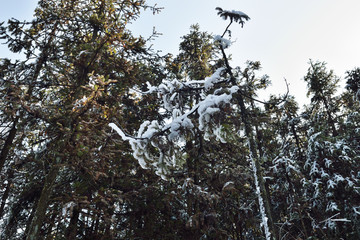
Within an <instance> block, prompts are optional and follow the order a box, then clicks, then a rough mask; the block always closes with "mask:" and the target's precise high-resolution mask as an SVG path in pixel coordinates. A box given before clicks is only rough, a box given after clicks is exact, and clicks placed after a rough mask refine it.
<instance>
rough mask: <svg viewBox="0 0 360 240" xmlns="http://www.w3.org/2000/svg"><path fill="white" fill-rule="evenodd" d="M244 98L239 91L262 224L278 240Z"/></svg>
mask: <svg viewBox="0 0 360 240" xmlns="http://www.w3.org/2000/svg"><path fill="white" fill-rule="evenodd" d="M220 50H221V52H222V55H223V57H224V63H225V66H226V72H227V73H228V74H229V76H230V81H231V82H232V83H233V84H234V86H235V85H237V83H236V78H235V77H234V75H233V73H232V71H231V67H230V65H229V61H228V59H227V56H226V54H225V50H224V48H223V47H222V46H221V45H220ZM243 96H244V94H243V92H242V91H241V90H239V95H238V96H237V99H236V100H237V101H238V104H239V106H240V112H241V118H242V121H243V123H244V126H245V135H246V138H247V140H248V146H249V151H250V159H251V161H252V168H253V171H254V177H255V185H256V190H257V191H259V194H258V200H259V205H260V206H259V207H260V208H261V207H262V206H263V207H264V209H265V211H261V215H262V219H263V221H262V223H263V225H264V230H265V235H266V236H265V237H266V239H267V240H269V239H271V237H270V236H268V234H267V233H266V232H267V230H268V229H269V231H270V233H271V234H272V238H273V239H276V232H275V225H274V222H273V219H272V215H271V208H270V201H269V200H268V198H267V193H266V188H265V183H264V178H263V176H262V171H261V165H260V161H259V157H258V154H257V150H256V144H255V140H254V134H253V130H252V127H251V125H250V123H249V119H248V111H247V109H246V107H245V102H244V98H243ZM262 202H263V204H262ZM260 210H261V209H260ZM266 220H268V221H266ZM267 222H269V224H270V227H268V225H267Z"/></svg>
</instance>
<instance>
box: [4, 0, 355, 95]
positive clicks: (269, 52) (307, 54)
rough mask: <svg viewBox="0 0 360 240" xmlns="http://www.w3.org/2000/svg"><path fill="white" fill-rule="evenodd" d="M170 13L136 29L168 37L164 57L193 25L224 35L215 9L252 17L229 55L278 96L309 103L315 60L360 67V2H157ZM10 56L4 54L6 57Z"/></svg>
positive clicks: (21, 4)
mask: <svg viewBox="0 0 360 240" xmlns="http://www.w3.org/2000/svg"><path fill="white" fill-rule="evenodd" d="M36 2H37V1H36V0H11V1H5V0H4V1H3V3H2V7H1V9H0V21H6V20H7V19H8V18H9V17H15V18H18V19H20V20H24V19H29V18H31V15H32V12H33V9H34V8H35V5H36ZM148 3H149V4H155V3H157V4H158V6H162V7H164V9H163V10H162V11H161V13H160V14H158V15H155V16H154V15H152V13H151V12H150V11H146V12H144V13H143V14H142V15H141V17H140V19H138V21H137V22H135V23H134V24H133V25H132V26H131V28H132V30H133V31H134V33H136V34H137V35H139V34H141V35H142V36H144V37H148V36H149V35H150V34H151V32H152V28H153V26H154V27H156V30H157V31H158V32H160V33H162V35H161V36H159V37H158V38H157V39H156V41H155V42H154V43H153V44H154V48H155V49H158V50H162V51H163V53H164V54H165V53H167V52H171V53H174V54H176V53H177V51H178V46H179V43H180V41H181V39H180V37H181V36H183V35H185V34H187V33H188V32H189V27H190V25H191V24H195V23H199V24H200V28H201V30H203V31H208V32H209V33H213V34H222V32H223V30H224V28H225V27H226V25H227V22H225V21H224V20H222V19H221V18H219V17H218V16H217V15H216V11H215V7H222V8H223V9H226V10H239V11H243V12H245V13H246V14H248V15H249V16H250V18H251V20H250V21H249V22H247V23H246V24H245V25H244V28H241V27H240V25H237V24H234V25H233V26H232V28H231V30H232V40H233V41H236V42H235V43H233V45H232V47H231V48H230V49H228V52H229V53H231V54H232V57H233V62H232V66H244V63H245V62H246V60H253V61H256V60H259V61H260V62H261V63H262V66H263V70H262V72H261V73H262V74H267V75H269V76H270V79H271V80H272V82H273V88H272V89H271V91H272V93H274V94H280V93H284V92H285V91H286V87H285V84H284V80H283V79H284V78H286V79H287V80H288V82H289V83H290V91H291V94H293V95H295V96H296V97H297V99H298V100H300V101H301V102H306V100H305V95H306V89H305V83H304V82H303V80H302V78H303V76H304V75H305V74H306V71H307V68H308V62H309V59H310V58H311V59H313V60H320V61H325V62H327V63H328V67H329V68H330V69H333V70H334V71H335V73H336V74H337V75H338V76H340V77H344V76H345V71H347V70H352V69H353V68H354V67H357V66H359V67H360V32H359V31H360V28H359V26H358V25H359V24H360V14H359V12H360V1H359V0H343V1H339V0H316V1H314V0H301V1H293V0H271V1H269V0H241V1H240V0H151V1H148ZM5 55H8V53H7V52H4V50H3V49H2V47H1V48H0V57H6V56H5Z"/></svg>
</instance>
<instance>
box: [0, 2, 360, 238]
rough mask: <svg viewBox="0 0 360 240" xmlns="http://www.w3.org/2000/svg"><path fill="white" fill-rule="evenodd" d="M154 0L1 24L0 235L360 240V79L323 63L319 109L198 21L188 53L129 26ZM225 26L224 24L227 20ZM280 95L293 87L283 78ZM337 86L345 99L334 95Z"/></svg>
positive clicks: (53, 11)
mask: <svg viewBox="0 0 360 240" xmlns="http://www.w3.org/2000/svg"><path fill="white" fill-rule="evenodd" d="M143 10H150V11H152V12H154V14H161V11H160V8H158V7H157V6H150V5H148V3H147V2H146V1H145V0H76V1H63V0H61V1H60V0H58V1H55V0H51V1H43V0H40V1H39V2H38V6H37V8H36V10H35V12H34V19H33V20H31V21H19V20H17V19H10V20H9V21H7V22H3V23H0V39H1V41H2V43H5V44H6V46H7V47H8V49H9V50H11V51H12V52H14V53H22V54H23V56H24V58H21V59H10V58H6V57H5V58H1V59H0V106H1V107H0V124H1V125H0V146H1V147H0V171H1V174H0V177H1V181H0V198H1V199H0V238H1V239H26V240H37V239H59V240H60V239H104V240H105V239H106V240H110V239H237V240H243V239H267V240H269V239H279V240H280V239H296V240H299V239H308V240H310V239H360V196H359V195H360V160H359V156H360V148H359V146H360V145H359V144H360V113H359V96H360V90H359V86H360V68H355V69H349V70H348V71H347V72H346V77H345V79H343V80H344V81H346V87H345V88H344V89H339V81H340V80H341V79H340V77H338V76H336V75H335V74H334V72H333V71H332V70H330V69H328V67H327V64H326V63H325V62H321V61H317V60H310V61H309V63H308V70H307V72H304V78H303V80H304V82H305V83H306V84H307V87H308V92H307V95H308V97H309V98H310V104H308V105H306V106H305V107H304V108H302V109H300V108H299V104H298V103H297V101H296V99H295V98H294V97H293V96H292V95H291V92H289V90H288V91H285V92H284V93H282V94H280V95H270V96H269V97H268V99H267V100H260V99H259V97H258V94H259V92H260V91H263V90H266V89H267V88H268V87H269V85H270V84H271V81H270V78H269V77H268V76H267V75H260V73H259V71H260V70H261V63H260V62H259V61H256V60H249V61H247V62H246V64H245V65H244V66H233V62H232V61H231V54H236V53H234V52H231V45H232V44H241V43H238V42H235V43H234V42H233V41H232V39H231V29H232V28H242V27H243V28H246V27H247V25H246V23H247V22H248V21H251V19H250V17H249V16H248V15H247V14H246V13H244V12H242V11H239V10H231V9H230V10H226V9H223V8H221V7H218V8H216V9H214V12H213V15H212V16H209V17H214V18H216V17H221V18H222V19H223V20H224V21H223V23H224V29H223V32H219V33H216V34H210V33H208V32H207V31H206V30H205V31H203V30H202V29H201V26H199V25H198V24H196V23H194V24H193V25H191V26H190V29H189V33H188V34H186V35H184V36H183V37H182V38H181V39H180V44H179V53H178V54H176V55H173V54H171V53H161V52H157V51H154V50H153V49H152V48H151V47H150V46H151V39H152V38H149V39H144V38H143V37H138V36H135V35H134V34H132V32H131V31H130V30H129V29H130V28H129V24H130V23H132V22H134V21H135V20H136V19H137V18H138V17H139V16H140V14H141V13H142V11H143ZM216 14H217V15H218V16H217V15H216ZM284 84H287V83H286V81H285V82H284ZM338 90H339V92H340V94H338V93H337V91H338Z"/></svg>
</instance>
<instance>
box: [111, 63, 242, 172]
mask: <svg viewBox="0 0 360 240" xmlns="http://www.w3.org/2000/svg"><path fill="white" fill-rule="evenodd" d="M223 71H224V69H223V68H219V69H218V70H216V71H215V73H214V74H213V75H212V76H210V77H207V78H205V79H203V80H192V81H187V82H180V81H178V80H176V79H175V80H163V81H162V83H161V84H160V85H159V86H156V87H155V86H151V85H150V84H149V83H148V89H149V90H148V91H147V92H144V94H151V93H157V95H158V98H159V99H160V100H161V102H162V104H161V105H162V107H163V108H164V110H165V112H166V113H165V114H166V115H169V113H171V116H172V117H171V118H170V119H166V120H165V121H161V122H159V121H155V120H154V121H151V122H150V121H144V122H143V123H142V124H141V125H140V127H139V129H138V131H137V132H136V134H135V136H130V135H128V134H126V133H125V132H124V131H123V130H122V129H121V128H120V127H118V126H117V125H116V124H115V123H110V124H109V126H110V127H111V128H112V129H113V130H114V131H116V132H117V133H118V134H119V135H120V137H121V138H122V140H124V141H128V142H129V143H130V146H131V148H132V152H133V156H134V158H135V159H137V160H138V162H139V164H140V166H141V167H142V168H149V167H154V168H155V169H156V173H157V174H158V175H159V176H161V177H162V178H164V179H165V178H166V175H167V173H168V172H169V169H170V168H172V167H178V166H180V165H181V164H182V161H181V159H182V156H183V154H184V153H183V147H184V143H185V138H186V134H189V133H190V134H191V133H192V132H193V129H194V127H195V125H196V126H197V127H198V129H199V130H200V131H203V132H205V136H210V135H215V137H216V139H218V140H220V141H221V142H225V140H224V138H223V137H222V134H221V127H219V126H213V125H216V124H214V118H213V117H214V115H215V114H221V111H222V107H224V106H226V105H227V104H230V101H231V100H232V97H233V94H235V93H237V92H238V91H239V87H238V86H231V87H228V88H225V87H224V88H220V89H214V87H215V85H216V84H217V83H222V82H229V81H228V80H227V79H226V78H224V77H222V76H221V73H222V72H223ZM211 89H212V90H214V91H212V93H209V92H210V90H211ZM192 90H196V91H200V92H201V94H200V95H199V96H200V99H199V100H198V103H197V104H195V105H194V106H192V107H191V108H187V107H186V106H185V105H186V103H185V101H184V99H183V97H184V96H183V95H184V93H186V94H185V95H188V92H189V91H192ZM185 97H186V96H185ZM195 113H196V117H194V116H193V115H195Z"/></svg>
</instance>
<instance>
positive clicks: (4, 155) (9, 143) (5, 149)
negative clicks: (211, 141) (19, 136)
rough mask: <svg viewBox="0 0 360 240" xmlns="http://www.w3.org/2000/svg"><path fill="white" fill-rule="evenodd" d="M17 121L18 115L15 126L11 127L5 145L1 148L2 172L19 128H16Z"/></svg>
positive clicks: (0, 164)
mask: <svg viewBox="0 0 360 240" xmlns="http://www.w3.org/2000/svg"><path fill="white" fill-rule="evenodd" d="M17 122H18V117H16V118H15V120H14V123H13V126H12V128H11V129H10V131H9V134H8V136H7V138H6V140H5V143H4V146H3V148H2V149H1V153H0V172H1V171H2V169H3V167H4V164H5V161H6V158H7V156H8V154H9V151H10V148H11V146H12V145H13V141H14V138H15V136H16V132H17V129H16V124H17Z"/></svg>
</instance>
